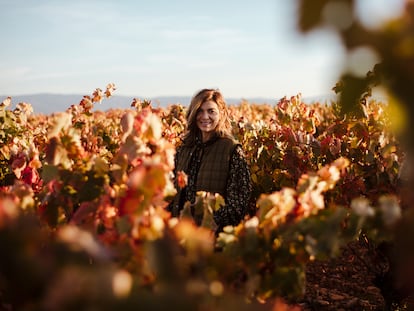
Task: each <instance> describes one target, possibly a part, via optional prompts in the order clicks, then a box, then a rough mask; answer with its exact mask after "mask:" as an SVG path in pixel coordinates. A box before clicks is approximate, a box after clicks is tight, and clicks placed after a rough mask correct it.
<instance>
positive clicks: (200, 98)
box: [183, 89, 234, 145]
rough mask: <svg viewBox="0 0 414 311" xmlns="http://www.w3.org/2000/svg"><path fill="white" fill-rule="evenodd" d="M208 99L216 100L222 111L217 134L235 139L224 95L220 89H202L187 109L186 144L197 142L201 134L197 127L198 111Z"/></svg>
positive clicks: (216, 130)
mask: <svg viewBox="0 0 414 311" xmlns="http://www.w3.org/2000/svg"><path fill="white" fill-rule="evenodd" d="M207 101H213V102H215V103H216V104H217V107H218V109H219V111H220V119H219V123H218V124H217V127H216V129H215V134H216V136H219V137H227V138H230V139H234V138H233V135H232V133H231V122H230V117H229V112H228V110H227V105H226V101H225V100H224V98H223V95H222V94H221V92H220V91H219V90H218V89H202V90H201V91H199V92H198V93H196V94H195V95H194V96H193V98H192V99H191V103H190V106H189V107H188V110H187V114H186V118H187V129H186V132H185V134H184V137H183V142H184V144H185V145H193V144H195V142H196V138H197V136H199V135H200V129H199V128H198V127H197V112H198V110H199V109H200V107H201V105H202V104H204V103H205V102H207Z"/></svg>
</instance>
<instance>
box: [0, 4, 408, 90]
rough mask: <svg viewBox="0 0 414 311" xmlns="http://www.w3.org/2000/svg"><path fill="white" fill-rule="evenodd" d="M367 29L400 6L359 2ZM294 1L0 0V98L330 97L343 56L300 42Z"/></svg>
mask: <svg viewBox="0 0 414 311" xmlns="http://www.w3.org/2000/svg"><path fill="white" fill-rule="evenodd" d="M357 2H358V10H359V11H358V12H359V15H360V17H361V19H362V20H363V21H364V23H366V25H369V26H370V27H376V26H377V25H378V24H380V23H381V22H382V21H385V20H386V19H388V18H391V17H393V16H398V15H399V14H400V13H401V10H402V3H403V0H359V1H357ZM296 5H297V1H295V0H260V1H255V0H209V1H199V0H151V1H150V0H135V1H133V0H131V1H129V0H118V1H109V0H71V1H63V0H0V40H1V48H0V95H2V96H15V95H23V94H34V93H55V94H91V92H92V91H93V90H95V88H98V87H99V88H102V89H105V86H106V85H107V84H108V83H115V85H116V87H117V90H116V94H119V95H127V96H140V97H145V98H150V97H156V96H191V95H193V94H194V93H195V92H196V91H198V90H200V89H202V88H219V89H220V90H221V91H222V92H223V94H224V96H225V97H235V98H252V97H266V98H281V97H283V96H292V95H296V94H298V93H301V94H302V95H303V96H304V97H306V96H308V97H311V96H319V95H323V94H327V93H330V92H332V91H331V89H332V87H333V86H334V85H335V83H336V81H337V80H338V78H339V73H340V70H341V67H342V66H343V63H344V59H345V52H344V49H343V47H342V46H341V44H340V41H339V40H338V38H337V37H336V36H335V35H334V34H333V33H330V32H328V31H317V32H312V33H310V34H308V35H306V36H305V35H302V34H300V33H299V32H298V31H297V28H296V22H297V21H296V19H297V15H296V9H297V8H296Z"/></svg>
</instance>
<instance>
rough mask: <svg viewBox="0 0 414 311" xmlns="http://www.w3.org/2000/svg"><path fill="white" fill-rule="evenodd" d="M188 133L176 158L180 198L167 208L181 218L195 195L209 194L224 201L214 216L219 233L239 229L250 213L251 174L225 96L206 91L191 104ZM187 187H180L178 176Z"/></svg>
mask: <svg viewBox="0 0 414 311" xmlns="http://www.w3.org/2000/svg"><path fill="white" fill-rule="evenodd" d="M186 117H187V130H186V132H185V134H184V137H183V139H182V144H181V145H180V146H179V147H178V148H177V153H176V157H175V169H174V176H175V186H176V189H177V195H176V197H175V198H174V200H173V201H172V202H171V204H170V205H169V206H168V209H169V211H170V212H171V213H172V216H174V217H179V216H180V212H181V210H182V209H183V206H184V204H185V202H190V203H191V204H194V203H195V199H196V193H197V192H198V191H206V192H211V193H218V194H220V195H221V196H223V197H224V200H225V206H224V207H222V208H220V209H219V210H217V211H215V212H214V220H215V222H216V224H217V225H218V229H217V231H221V229H222V228H223V227H225V226H227V225H237V224H238V223H239V222H240V221H241V220H242V219H243V217H244V216H245V215H246V214H247V212H248V205H249V200H250V193H251V181H250V171H249V168H248V165H247V162H246V160H245V157H244V154H243V150H242V148H241V145H240V144H238V143H237V142H236V141H235V140H234V138H233V136H232V134H231V124H230V119H229V115H228V111H227V107H226V102H225V101H224V99H223V96H222V94H221V93H220V92H219V91H218V90H216V89H203V90H201V91H199V92H198V93H197V94H196V95H195V96H194V97H193V99H192V100H191V104H190V106H189V107H188V111H187V115H186ZM182 173H185V174H186V175H187V177H188V181H187V184H186V185H185V186H184V187H180V185H179V184H180V183H179V182H178V179H179V178H178V176H179V175H180V174H182Z"/></svg>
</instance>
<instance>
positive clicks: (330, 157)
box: [0, 84, 414, 310]
mask: <svg viewBox="0 0 414 311" xmlns="http://www.w3.org/2000/svg"><path fill="white" fill-rule="evenodd" d="M114 90H115V87H114V85H113V84H109V85H108V86H107V88H106V90H105V91H103V90H101V89H96V90H95V91H94V92H93V94H92V95H91V96H84V98H83V99H81V101H80V103H79V104H77V105H72V106H71V107H68V109H67V110H66V112H63V113H56V114H51V115H41V114H35V113H34V112H33V110H32V107H31V106H30V104H27V103H18V104H17V105H14V103H12V99H11V98H7V99H5V100H4V101H3V102H2V104H1V106H0V119H1V123H0V137H1V140H0V245H1V256H0V309H1V310H118V309H119V310H133V309H134V310H136V309H137V308H138V309H141V310H142V309H145V310H160V309H172V310H178V309H180V310H226V309H227V310H236V309H237V310H300V308H301V307H302V308H304V309H306V307H307V306H308V307H309V302H310V300H312V297H308V296H307V294H308V291H307V290H306V285H307V281H308V280H307V277H306V269H307V267H309V266H310V265H311V264H312V263H315V262H321V263H323V262H327V261H329V260H333V259H335V258H338V256H340V255H343V254H344V252H345V251H346V250H347V247H348V251H349V245H353V244H352V243H359V244H364V245H365V246H366V248H367V249H368V250H369V251H370V252H376V253H377V254H378V253H379V252H380V251H381V250H383V249H384V247H390V245H391V246H392V247H393V248H394V249H395V252H394V253H398V257H397V258H394V257H391V256H390V257H389V260H387V261H385V262H386V265H384V267H382V269H379V270H378V271H376V276H380V277H381V276H382V277H385V276H386V275H391V274H392V277H393V278H394V279H395V280H397V281H396V282H394V283H395V284H403V285H401V286H397V285H395V284H394V283H392V284H394V285H395V286H394V287H393V288H392V289H390V290H389V291H392V290H399V289H401V288H402V287H404V288H405V289H406V288H407V289H409V288H412V287H413V285H414V284H413V282H412V280H413V279H414V270H413V268H412V267H413V265H412V264H411V263H412V260H413V258H414V254H413V253H412V252H413V251H412V249H413V248H412V247H411V246H410V245H411V244H412V241H410V240H408V239H405V238H404V237H407V236H409V235H410V232H412V230H413V228H412V226H410V221H412V219H413V216H412V212H411V209H409V208H408V204H407V202H408V200H409V198H410V195H411V194H410V189H409V188H408V187H406V186H405V176H404V172H406V165H407V163H408V161H406V158H405V153H404V149H403V147H402V146H401V144H400V143H399V140H398V139H397V138H396V135H395V133H394V130H396V128H395V126H394V127H393V126H392V124H391V122H390V111H389V110H388V106H387V105H386V103H381V102H377V101H375V100H367V101H366V102H365V103H364V105H363V106H362V112H363V115H362V116H358V117H356V116H351V115H348V116H346V117H344V116H343V115H342V114H341V113H339V110H340V107H338V105H337V104H336V103H313V104H304V103H303V102H302V100H301V96H300V94H299V95H297V96H292V97H291V98H283V99H281V100H279V101H277V102H275V104H273V105H271V104H255V103H249V102H241V103H240V104H238V105H235V106H230V107H229V109H230V115H231V116H232V126H233V133H234V135H235V137H236V138H237V139H238V140H239V142H240V143H241V144H242V146H243V148H244V151H245V155H246V158H247V160H248V163H249V167H250V171H251V178H252V182H253V197H252V200H251V209H250V211H249V215H247V216H246V218H245V219H244V220H243V221H242V222H241V223H240V224H239V225H238V226H236V227H225V228H224V231H223V232H221V233H220V234H219V235H217V236H216V235H215V234H214V228H215V224H214V220H213V217H212V213H213V211H214V210H217V209H219V208H220V207H221V206H222V204H223V200H222V198H221V197H219V196H217V195H214V194H211V193H203V192H199V193H198V194H197V200H196V203H195V213H196V214H197V215H202V223H201V226H196V225H195V223H194V221H193V219H192V217H191V213H190V212H189V211H188V210H187V209H184V210H183V213H182V215H181V217H180V218H171V216H170V214H169V213H168V212H167V211H166V209H165V208H166V206H167V205H168V202H169V201H170V200H171V199H172V197H173V196H174V194H175V189H174V186H173V183H172V176H171V174H172V170H173V165H174V154H175V146H176V145H177V144H178V142H179V137H180V134H181V133H182V132H183V130H184V128H185V110H186V108H185V105H180V104H175V105H170V106H168V107H166V108H154V107H152V105H151V103H150V102H148V101H141V100H138V99H134V101H133V102H132V103H131V108H130V109H126V110H108V111H106V112H103V111H100V110H99V104H100V102H101V101H102V100H105V98H108V97H110V96H112V93H113V91H114ZM187 207H188V206H187ZM409 243H411V244H409ZM384 254H387V253H384ZM352 256H354V257H355V256H357V254H356V253H354V254H353V255H352ZM382 257H384V256H382ZM387 258H388V257H387ZM394 261H395V262H396V263H395V267H396V268H395V269H394V265H393V264H392V263H394ZM360 264H361V262H358V261H355V265H360ZM374 268H376V269H378V267H374ZM402 271H404V272H403V273H401V272H402ZM384 300H385V302H384V306H385V305H386V304H387V303H389V304H390V305H391V304H392V305H393V306H396V305H398V307H400V308H404V305H403V304H402V303H401V300H397V299H394V300H392V299H391V300H388V301H386V300H387V299H386V297H384ZM328 303H329V302H328ZM355 306H356V308H357V309H361V310H362V309H363V308H362V307H363V306H364V305H363V304H362V302H361V303H360V304H359V305H358V302H355V304H354V307H355ZM361 306H362V307H361ZM384 306H382V309H380V308H378V309H375V310H383V309H384V308H385V307H384ZM325 307H326V306H325ZM309 308H310V307H309ZM325 309H326V310H330V309H329V308H327V307H326V308H325ZM309 310H310V309H309ZM318 310H323V308H322V306H321V305H320V306H319V309H318ZM366 310H368V309H366ZM372 310H374V309H372Z"/></svg>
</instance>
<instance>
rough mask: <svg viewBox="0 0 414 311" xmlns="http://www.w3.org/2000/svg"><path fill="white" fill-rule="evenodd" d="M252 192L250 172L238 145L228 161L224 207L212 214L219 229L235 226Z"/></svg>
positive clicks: (242, 216)
mask: <svg viewBox="0 0 414 311" xmlns="http://www.w3.org/2000/svg"><path fill="white" fill-rule="evenodd" d="M251 191H252V185H251V180H250V170H249V167H248V164H247V162H246V159H245V156H244V153H243V149H242V147H241V146H240V145H238V146H237V147H236V148H235V149H234V152H233V154H232V157H231V159H230V170H229V180H228V182H227V188H226V198H225V199H226V200H225V201H226V205H225V206H223V207H222V208H220V209H219V210H217V211H216V212H215V213H214V220H215V222H216V223H217V225H218V226H219V229H220V228H223V227H225V226H227V225H233V226H236V225H238V224H239V223H240V221H241V220H242V219H243V218H244V216H245V215H246V214H247V212H248V206H249V200H250V195H251Z"/></svg>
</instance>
